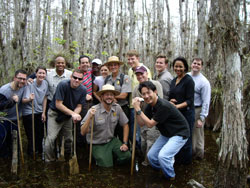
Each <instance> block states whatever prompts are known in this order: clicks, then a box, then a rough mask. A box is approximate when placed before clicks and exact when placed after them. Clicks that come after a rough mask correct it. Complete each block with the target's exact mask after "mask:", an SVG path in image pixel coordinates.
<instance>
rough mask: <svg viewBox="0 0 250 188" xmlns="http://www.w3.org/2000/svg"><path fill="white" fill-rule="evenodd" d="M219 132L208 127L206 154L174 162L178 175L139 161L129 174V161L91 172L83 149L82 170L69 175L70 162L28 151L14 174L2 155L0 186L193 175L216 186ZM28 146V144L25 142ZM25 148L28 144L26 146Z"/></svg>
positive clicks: (102, 184)
mask: <svg viewBox="0 0 250 188" xmlns="http://www.w3.org/2000/svg"><path fill="white" fill-rule="evenodd" d="M217 136H218V133H213V132H212V131H211V130H206V131H205V137H206V141H205V158H204V159H203V160H201V161H198V160H193V162H192V164H191V165H186V166H185V165H175V172H176V178H175V180H174V181H171V182H169V181H167V180H166V179H164V178H163V176H162V174H161V173H160V172H157V171H155V170H153V169H152V168H151V167H150V166H147V167H145V166H142V165H141V162H139V163H138V168H139V170H138V171H135V170H134V174H133V175H132V176H131V175H130V164H128V165H126V166H114V167H113V168H100V167H98V166H96V165H95V164H93V163H94V161H93V162H92V168H91V172H89V171H88V153H87V151H85V150H86V149H83V150H82V152H78V163H79V167H80V173H79V174H77V175H72V176H71V175H69V163H68V162H60V161H57V162H53V163H49V164H46V163H44V162H43V161H42V160H41V158H38V159H37V160H36V161H33V159H32V158H31V157H28V156H27V155H26V154H25V162H24V165H22V164H19V166H18V173H17V175H12V174H11V161H10V160H3V159H0V188H7V187H8V188H9V187H10V188H14V187H18V188H19V187H20V188H24V187H37V188H56V187H65V188H67V187H70V188H75V187H79V188H81V187H86V188H144V187H145V188H167V187H172V188H186V187H187V188H188V187H190V186H189V185H187V182H188V181H189V180H190V179H194V180H196V181H197V182H199V183H201V184H203V185H204V186H205V187H207V188H209V187H213V179H214V175H215V170H216V166H217V156H218V147H217V146H216V143H215V140H216V137H217ZM24 146H25V144H24ZM24 151H26V150H25V148H24Z"/></svg>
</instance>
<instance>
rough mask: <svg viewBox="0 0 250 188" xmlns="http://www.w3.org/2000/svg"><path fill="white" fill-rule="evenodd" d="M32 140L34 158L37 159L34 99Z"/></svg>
mask: <svg viewBox="0 0 250 188" xmlns="http://www.w3.org/2000/svg"><path fill="white" fill-rule="evenodd" d="M31 104H32V142H33V159H34V160H36V147H35V114H34V100H32V103H31Z"/></svg>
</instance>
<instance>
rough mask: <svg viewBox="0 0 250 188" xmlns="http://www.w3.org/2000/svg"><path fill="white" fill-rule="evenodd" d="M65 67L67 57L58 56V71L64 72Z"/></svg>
mask: <svg viewBox="0 0 250 188" xmlns="http://www.w3.org/2000/svg"><path fill="white" fill-rule="evenodd" d="M65 67H66V62H65V59H64V58H63V57H57V58H56V60H55V68H56V71H57V72H58V71H59V72H63V71H64V69H65Z"/></svg>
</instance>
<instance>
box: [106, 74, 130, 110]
mask: <svg viewBox="0 0 250 188" xmlns="http://www.w3.org/2000/svg"><path fill="white" fill-rule="evenodd" d="M120 76H121V73H119V74H118V75H117V77H116V79H115V80H113V78H112V75H111V76H110V77H109V78H108V80H107V84H110V85H113V86H114V87H115V90H117V91H119V92H121V93H128V94H129V93H131V92H132V89H131V82H130V78H129V77H128V75H124V78H123V84H122V85H121V84H120V83H121V77H120ZM118 104H119V105H120V106H124V105H126V104H128V100H127V99H121V100H118Z"/></svg>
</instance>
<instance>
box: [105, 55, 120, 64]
mask: <svg viewBox="0 0 250 188" xmlns="http://www.w3.org/2000/svg"><path fill="white" fill-rule="evenodd" d="M109 63H119V64H120V65H123V64H124V63H123V62H121V61H120V60H119V57H117V56H111V57H109V58H108V61H107V62H106V63H105V65H108V64H109Z"/></svg>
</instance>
